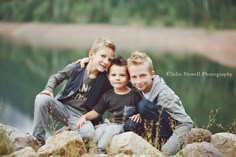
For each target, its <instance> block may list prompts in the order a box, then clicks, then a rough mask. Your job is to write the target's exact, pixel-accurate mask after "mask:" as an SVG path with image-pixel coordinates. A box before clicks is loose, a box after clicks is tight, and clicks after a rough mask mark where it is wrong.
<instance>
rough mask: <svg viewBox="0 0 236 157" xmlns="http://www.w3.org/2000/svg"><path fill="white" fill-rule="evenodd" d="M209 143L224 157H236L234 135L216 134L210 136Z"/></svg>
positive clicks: (235, 136) (235, 137)
mask: <svg viewBox="0 0 236 157" xmlns="http://www.w3.org/2000/svg"><path fill="white" fill-rule="evenodd" d="M211 143H212V144H213V145H214V146H215V147H216V148H217V149H218V150H219V151H220V153H221V154H222V155H223V156H224V157H236V135H235V134H231V133H216V134H214V135H212V140H211Z"/></svg>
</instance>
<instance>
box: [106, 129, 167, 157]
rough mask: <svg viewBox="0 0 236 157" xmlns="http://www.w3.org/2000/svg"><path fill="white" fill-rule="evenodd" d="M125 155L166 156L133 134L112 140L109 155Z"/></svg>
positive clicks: (120, 135)
mask: <svg viewBox="0 0 236 157" xmlns="http://www.w3.org/2000/svg"><path fill="white" fill-rule="evenodd" d="M121 153H124V154H126V155H130V156H132V155H138V156H139V155H148V156H150V157H163V156H164V155H163V154H162V153H161V152H160V151H159V150H157V149H156V148H154V147H153V146H152V145H151V144H149V143H148V142H147V141H145V140H144V139H143V138H142V137H140V136H138V135H137V134H135V133H133V132H125V133H122V134H119V135H115V136H114V137H113V138H112V141H111V145H110V148H109V155H111V156H112V155H116V154H121Z"/></svg>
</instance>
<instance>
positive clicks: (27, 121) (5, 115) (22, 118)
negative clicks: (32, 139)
mask: <svg viewBox="0 0 236 157" xmlns="http://www.w3.org/2000/svg"><path fill="white" fill-rule="evenodd" d="M3 104H4V105H3V107H2V108H1V110H2V111H1V112H2V114H1V118H0V122H1V123H4V124H8V125H11V126H13V127H16V128H17V129H19V130H21V131H24V132H27V133H32V131H33V130H32V126H33V120H32V118H31V117H30V116H29V115H28V114H25V113H24V112H22V111H19V110H18V109H17V108H15V107H14V106H12V105H11V104H9V103H8V102H3Z"/></svg>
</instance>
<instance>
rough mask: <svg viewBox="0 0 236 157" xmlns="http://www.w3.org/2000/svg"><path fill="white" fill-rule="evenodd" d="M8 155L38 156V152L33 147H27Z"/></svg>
mask: <svg viewBox="0 0 236 157" xmlns="http://www.w3.org/2000/svg"><path fill="white" fill-rule="evenodd" d="M8 157H37V154H36V152H35V151H34V149H33V148H32V147H25V148H22V149H20V150H18V151H15V152H14V153H12V154H10V155H9V156H8Z"/></svg>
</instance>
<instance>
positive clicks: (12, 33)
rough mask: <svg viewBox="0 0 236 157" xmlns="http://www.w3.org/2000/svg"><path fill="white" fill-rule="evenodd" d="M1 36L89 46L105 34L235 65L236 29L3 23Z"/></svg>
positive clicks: (141, 46) (130, 46) (128, 44)
mask: <svg viewBox="0 0 236 157" xmlns="http://www.w3.org/2000/svg"><path fill="white" fill-rule="evenodd" d="M0 36H2V37H4V38H6V39H9V41H11V42H20V43H24V44H28V45H30V46H33V47H47V48H79V49H84V48H85V49H89V48H90V47H91V45H92V43H93V41H94V40H95V39H96V38H98V37H100V36H106V37H109V38H111V39H113V40H114V41H115V42H116V45H117V49H118V50H128V51H130V52H133V51H134V50H141V51H144V52H147V51H154V52H156V53H160V52H163V51H169V52H170V53H197V54H200V55H204V56H206V57H208V58H210V59H212V60H215V61H217V62H219V63H221V64H223V65H226V66H229V67H236V30H217V31H215V30H214V31H210V30H204V29H196V28H163V27H141V26H114V25H102V24H83V25H76V24H51V23H6V22H0Z"/></svg>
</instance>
